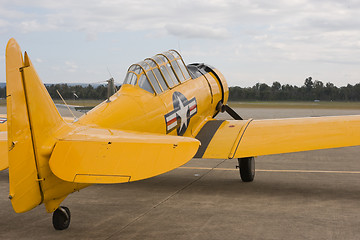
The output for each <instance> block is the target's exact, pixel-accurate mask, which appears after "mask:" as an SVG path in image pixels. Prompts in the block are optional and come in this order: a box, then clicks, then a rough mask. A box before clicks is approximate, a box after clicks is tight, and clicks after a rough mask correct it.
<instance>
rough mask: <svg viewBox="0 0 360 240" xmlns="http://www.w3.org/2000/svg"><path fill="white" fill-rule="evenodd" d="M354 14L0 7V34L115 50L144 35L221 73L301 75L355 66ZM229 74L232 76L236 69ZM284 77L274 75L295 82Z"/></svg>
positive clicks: (37, 4) (205, 5)
mask: <svg viewBox="0 0 360 240" xmlns="http://www.w3.org/2000/svg"><path fill="white" fill-rule="evenodd" d="M359 12H360V2H358V1H352V0H349V1H335V0H324V1H311V0H293V1H285V0H273V1H268V0H251V1H250V0H175V1H170V2H169V1H165V0H158V1H146V0H132V1H125V0H122V1H118V0H90V1H85V0H78V1H73V0H62V1H48V0H32V1H21V0H2V1H0V33H2V34H3V33H7V34H11V35H12V34H14V33H17V34H31V33H49V32H50V31H56V32H64V33H79V32H80V33H83V36H85V39H87V40H88V41H92V42H96V40H98V39H101V36H102V35H101V34H103V33H110V34H111V33H124V34H123V35H121V36H122V37H124V39H121V41H120V40H119V42H120V44H121V43H122V42H125V41H129V42H130V41H131V40H126V37H127V36H125V33H126V34H129V35H131V34H134V35H136V33H139V32H144V34H143V36H144V38H146V37H148V36H151V37H150V38H152V39H156V40H157V41H158V42H159V44H162V45H164V46H168V45H167V44H166V43H164V42H162V41H164V40H163V39H167V40H168V39H169V38H176V39H179V41H180V40H181V41H184V42H186V41H187V42H190V41H191V43H189V44H187V45H186V44H185V45H184V44H183V46H184V47H186V49H184V52H185V53H186V54H188V55H189V56H190V58H192V57H193V58H194V59H195V57H197V58H198V60H200V61H201V60H202V59H204V58H209V59H210V60H213V61H215V63H216V62H217V61H218V62H219V63H220V66H221V64H222V63H223V64H224V65H225V63H226V61H230V62H231V63H237V64H238V65H239V64H243V65H247V66H248V67H247V68H246V69H241V70H242V71H250V70H251V69H252V68H253V69H261V68H264V69H266V68H267V67H268V66H270V65H271V64H275V63H276V62H278V64H283V62H286V63H287V62H289V63H292V64H293V65H302V66H303V68H304V69H305V68H309V66H310V67H314V68H316V67H317V66H319V65H317V64H327V63H332V64H350V65H355V64H359V61H360V18H359V17H358V15H359ZM10 23H11V24H10ZM49 34H51V33H49ZM117 36H118V35H117ZM129 39H131V38H129ZM209 39H210V40H211V41H208V40H209ZM101 47H103V48H104V49H106V47H107V46H101ZM149 47H150V46H149ZM175 47H176V45H175ZM134 48H135V47H134ZM139 48H141V46H140V47H139ZM209 49H211V51H209ZM41 57H43V56H41ZM44 59H45V58H44ZM64 59H67V56H66V58H64ZM64 59H63V60H64ZM217 59H219V60H217ZM281 61H282V62H281ZM48 62H51V61H50V60H49V61H48ZM63 62H64V61H63ZM63 62H62V63H63ZM77 62H80V60H79V59H77ZM310 63H311V64H310ZM262 64H265V65H262ZM266 64H267V65H266ZM65 66H66V67H67V71H70V72H75V71H77V70H78V65H77V64H75V63H74V62H72V61H67V63H66V65H65ZM305 66H306V67H305ZM336 66H337V67H339V65H336ZM226 67H227V66H225V68H226ZM49 68H50V67H49ZM61 69H63V67H61ZM229 71H233V72H231V73H229V74H231V75H232V76H238V74H236V73H234V72H235V71H239V69H238V68H237V67H236V65H235V64H234V65H233V67H232V69H229ZM282 71H283V72H279V75H281V74H288V75H289V74H292V73H294V74H296V73H295V70H291V69H287V70H285V69H284V70H282ZM286 71H288V72H286ZM319 71H320V70H319ZM346 71H353V72H352V73H349V75H352V76H356V74H357V73H358V71H357V72H356V71H355V70H350V68H348V69H347V70H346ZM78 72H79V71H78ZM254 72H255V71H254ZM254 72H252V73H243V74H242V76H250V75H251V74H254ZM257 72H259V71H257ZM329 72H331V70H329ZM259 74H261V73H259ZM273 74H274V75H275V72H274V73H273ZM329 76H330V73H329ZM265 77H266V76H265ZM249 78H250V77H249ZM329 78H331V76H330V77H329ZM334 78H335V77H334ZM251 80H252V81H253V79H251Z"/></svg>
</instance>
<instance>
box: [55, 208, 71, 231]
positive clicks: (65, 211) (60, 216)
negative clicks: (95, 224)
mask: <svg viewBox="0 0 360 240" xmlns="http://www.w3.org/2000/svg"><path fill="white" fill-rule="evenodd" d="M70 218H71V214H70V210H69V208H67V207H63V206H60V207H59V208H58V209H56V210H55V212H54V213H53V217H52V222H53V226H54V228H55V229H56V230H65V229H67V228H68V227H69V225H70Z"/></svg>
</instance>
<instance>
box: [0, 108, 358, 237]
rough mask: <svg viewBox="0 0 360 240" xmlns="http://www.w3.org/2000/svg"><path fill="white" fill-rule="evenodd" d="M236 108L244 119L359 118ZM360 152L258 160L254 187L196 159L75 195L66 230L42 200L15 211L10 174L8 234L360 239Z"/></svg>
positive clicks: (229, 169)
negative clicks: (58, 226) (23, 210)
mask: <svg viewBox="0 0 360 240" xmlns="http://www.w3.org/2000/svg"><path fill="white" fill-rule="evenodd" d="M0 110H1V109H0ZM237 111H238V112H239V114H240V115H242V116H244V118H249V117H252V116H254V118H274V117H305V116H322V115H347V114H359V113H358V112H357V111H356V110H329V109H327V110H323V109H317V110H314V109H237ZM219 117H220V118H226V115H221V116H219ZM359 156H360V147H348V148H338V149H329V150H318V151H310V152H301V153H288V154H279V155H271V156H262V157H258V158H256V169H257V172H256V177H255V180H254V182H252V183H243V182H242V181H241V180H240V177H239V171H238V170H236V169H235V166H236V165H237V161H236V160H234V159H232V160H223V159H218V160H211V159H193V160H191V161H190V162H188V163H187V164H186V165H184V166H183V167H180V168H178V169H175V170H173V171H171V172H168V173H165V174H163V175H160V176H157V177H154V178H151V179H147V180H143V181H139V182H133V183H126V184H113V185H93V186H91V187H88V188H86V189H83V190H81V191H80V192H76V193H74V194H71V195H69V196H68V197H67V198H66V199H65V201H64V202H63V204H62V205H64V206H67V207H69V208H70V210H71V213H72V216H71V225H70V227H69V229H67V230H65V231H56V230H54V229H53V227H52V223H51V218H52V215H51V214H47V213H46V211H45V208H44V206H42V205H41V206H39V207H37V208H35V209H33V210H31V211H30V212H27V213H23V214H16V213H14V211H13V210H12V207H11V203H10V200H8V198H7V195H8V191H9V190H8V172H7V171H3V172H0V239H171V240H175V239H194V240H202V239H359V238H360V218H359V216H360V201H359V199H360V161H359V160H360V159H359Z"/></svg>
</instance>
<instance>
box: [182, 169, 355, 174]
mask: <svg viewBox="0 0 360 240" xmlns="http://www.w3.org/2000/svg"><path fill="white" fill-rule="evenodd" d="M179 168H181V169H195V170H218V171H239V170H238V169H233V168H208V167H179ZM256 172H293V173H340V174H360V171H326V170H290V169H286V170H270V169H256Z"/></svg>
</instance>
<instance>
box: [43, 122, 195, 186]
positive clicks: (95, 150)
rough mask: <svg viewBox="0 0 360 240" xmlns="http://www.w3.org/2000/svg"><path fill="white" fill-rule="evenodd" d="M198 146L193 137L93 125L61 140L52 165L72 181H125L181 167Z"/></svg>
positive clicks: (52, 157) (60, 175) (53, 156)
mask: <svg viewBox="0 0 360 240" xmlns="http://www.w3.org/2000/svg"><path fill="white" fill-rule="evenodd" d="M198 147H199V141H198V140H196V139H193V138H186V137H176V136H168V135H155V134H146V133H135V132H124V131H117V130H107V129H93V128H90V129H86V130H83V131H81V132H77V133H73V134H70V135H68V136H67V137H65V138H63V139H61V140H59V141H58V142H57V143H56V145H55V148H54V150H53V153H52V155H51V158H50V162H49V164H50V168H51V170H52V172H53V173H54V174H55V175H56V176H57V177H59V178H60V179H62V180H65V181H68V182H75V183H122V182H129V181H136V180H141V179H145V178H149V177H153V176H156V175H158V174H162V173H165V172H168V171H170V170H172V169H174V168H177V167H179V166H181V165H183V164H185V163H186V162H188V161H189V160H190V159H191V158H192V157H193V156H194V154H195V153H196V151H197V149H198Z"/></svg>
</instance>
